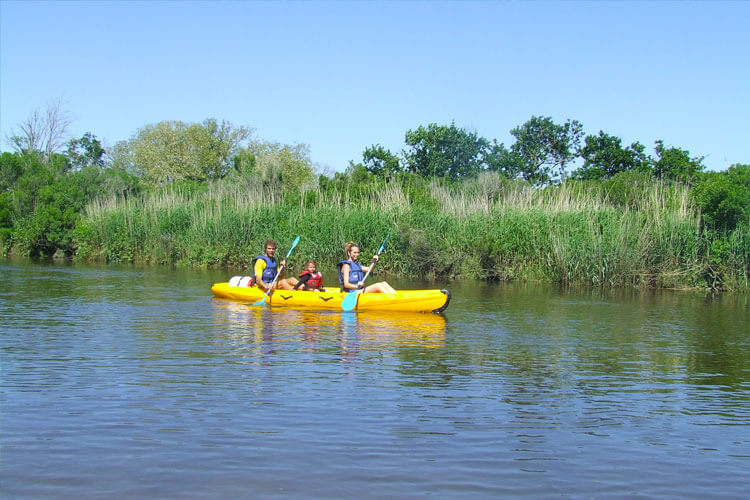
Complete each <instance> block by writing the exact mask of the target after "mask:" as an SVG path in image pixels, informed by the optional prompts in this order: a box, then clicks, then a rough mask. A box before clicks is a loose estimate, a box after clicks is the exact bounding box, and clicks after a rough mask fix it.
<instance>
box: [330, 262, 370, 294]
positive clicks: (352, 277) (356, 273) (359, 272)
mask: <svg viewBox="0 0 750 500" xmlns="http://www.w3.org/2000/svg"><path fill="white" fill-rule="evenodd" d="M344 264H349V283H350V284H352V285H354V284H356V283H359V282H360V281H362V280H363V279H364V277H365V273H364V270H363V269H362V264H360V263H359V261H357V262H352V261H350V260H342V261H341V262H339V263H338V264H336V267H338V268H339V283H341V288H342V289H343V288H344V273H343V271H342V270H341V267H342V266H343V265H344ZM351 290H352V289H351V288H347V289H345V290H344V291H345V292H348V291H351ZM354 290H356V288H355V289H354Z"/></svg>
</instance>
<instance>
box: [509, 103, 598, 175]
mask: <svg viewBox="0 0 750 500" xmlns="http://www.w3.org/2000/svg"><path fill="white" fill-rule="evenodd" d="M510 133H511V134H512V135H513V136H514V137H515V138H516V142H515V143H513V145H512V146H511V152H512V153H513V154H514V155H515V157H516V158H518V159H519V160H520V162H521V165H520V170H521V174H522V176H523V178H524V179H526V180H527V181H529V182H532V183H534V184H536V185H544V184H548V183H550V182H552V181H553V180H554V179H555V178H557V179H558V180H560V179H563V178H564V177H565V168H566V166H567V165H568V164H569V163H571V162H572V161H573V160H574V159H575V157H576V152H577V150H578V147H579V144H580V141H581V136H582V134H583V127H582V125H581V124H580V123H579V122H577V121H575V120H572V121H571V120H568V121H567V122H565V123H564V124H562V125H560V124H557V123H555V122H553V121H552V118H549V117H546V118H543V117H540V116H532V117H531V118H530V119H529V120H528V121H527V122H526V123H524V124H523V125H521V126H520V127H516V128H514V129H513V130H511V131H510Z"/></svg>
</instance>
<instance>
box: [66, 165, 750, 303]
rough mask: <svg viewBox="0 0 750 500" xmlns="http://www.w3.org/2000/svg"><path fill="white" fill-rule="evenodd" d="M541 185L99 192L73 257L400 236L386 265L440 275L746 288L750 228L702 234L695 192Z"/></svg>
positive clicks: (203, 259)
mask: <svg viewBox="0 0 750 500" xmlns="http://www.w3.org/2000/svg"><path fill="white" fill-rule="evenodd" d="M612 181H616V182H604V183H602V182H596V183H591V184H587V183H586V182H581V181H579V182H572V181H569V182H565V183H562V184H561V185H560V186H552V187H548V188H545V189H539V188H534V187H531V186H530V185H529V184H527V183H523V182H517V181H510V180H507V179H505V178H504V177H501V176H499V175H497V174H494V173H491V172H485V173H483V174H481V175H480V176H478V177H477V178H474V179H472V180H468V181H464V182H461V183H454V184H448V183H444V182H438V181H435V180H433V181H427V180H424V179H421V178H417V177H414V176H402V177H400V180H391V181H390V182H385V181H383V180H378V179H369V180H367V182H355V183H345V184H343V185H337V186H332V185H330V184H319V185H318V186H311V187H309V188H307V189H306V190H302V191H297V192H294V193H293V194H291V195H290V194H286V195H282V194H281V191H279V190H277V189H274V188H269V187H266V188H263V187H258V186H257V185H254V184H252V183H251V182H250V181H247V182H237V181H236V180H235V181H233V182H221V181H220V182H215V183H212V184H208V185H205V187H204V188H202V189H199V190H195V189H184V188H181V187H180V186H176V185H172V186H170V187H167V188H165V189H163V190H159V191H154V192H150V193H148V194H145V195H143V196H142V197H131V198H128V199H122V198H113V199H111V200H105V201H96V202H93V203H91V204H89V206H88V207H87V209H86V211H85V213H84V215H83V217H82V219H81V221H80V222H79V224H78V225H77V228H76V241H77V243H78V249H77V256H78V257H79V258H83V259H102V260H106V261H124V262H157V263H178V264H182V265H191V266H222V267H227V268H230V269H238V270H240V271H238V272H242V271H241V270H244V269H247V266H248V265H249V263H250V262H251V259H252V258H253V257H254V256H255V255H257V253H258V252H259V251H260V249H261V248H262V246H263V242H264V241H265V240H266V239H267V238H274V239H276V240H277V241H278V242H279V245H280V250H281V251H283V252H285V251H286V249H287V248H288V245H289V244H290V243H291V241H292V239H293V238H294V237H295V236H296V235H298V234H299V235H301V236H302V240H301V242H300V244H299V246H298V248H297V249H296V250H295V258H296V261H297V262H298V265H297V267H296V269H293V271H294V272H299V267H300V266H301V264H299V262H302V261H303V260H304V259H306V258H309V257H313V258H315V259H317V260H318V262H319V263H321V265H322V266H323V267H324V268H327V269H330V268H332V267H333V265H334V264H335V262H337V261H338V260H340V259H341V258H343V257H344V255H343V246H344V243H345V242H346V241H348V240H352V241H356V242H358V243H359V244H360V245H361V246H362V247H363V251H364V255H368V254H369V253H370V252H373V253H374V251H375V250H376V249H377V247H378V246H379V245H380V243H381V241H382V239H383V237H384V236H385V234H386V233H387V232H388V231H391V232H392V234H391V239H390V241H389V243H388V247H387V252H386V254H385V255H384V256H383V259H382V260H381V263H380V264H379V269H380V271H382V272H386V273H394V274H395V273H398V274H401V275H406V276H414V277H417V276H425V277H437V278H443V279H444V278H459V277H461V278H483V279H498V280H541V281H548V282H556V283H562V284H584V285H594V286H652V287H678V288H682V287H711V286H714V287H718V286H719V284H720V286H721V287H722V288H724V289H732V290H740V289H744V290H746V289H747V288H748V275H750V265H749V264H748V261H749V260H750V234H748V230H747V229H746V228H744V226H743V227H741V228H740V229H735V230H734V231H732V232H731V233H729V234H728V235H723V236H722V237H719V236H718V234H714V233H712V232H708V231H705V230H702V229H701V224H700V217H699V213H698V211H697V210H696V208H695V207H694V206H693V204H692V202H691V196H690V193H689V190H688V188H687V187H685V186H684V185H682V184H677V183H663V182H661V181H656V180H653V179H651V178H646V177H638V176H637V175H630V176H629V177H628V178H625V179H622V178H617V177H616V178H615V179H612Z"/></svg>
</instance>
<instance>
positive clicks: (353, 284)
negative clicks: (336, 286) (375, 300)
mask: <svg viewBox="0 0 750 500" xmlns="http://www.w3.org/2000/svg"><path fill="white" fill-rule="evenodd" d="M344 250H346V255H347V257H348V259H347V260H342V261H341V262H339V263H338V264H337V266H338V268H339V282H341V291H342V292H356V291H357V290H359V289H362V288H363V290H362V291H363V292H364V293H373V292H375V293H396V290H394V289H393V287H392V286H391V285H389V284H388V283H387V282H385V281H381V282H379V283H375V284H373V285H368V286H367V287H365V282H364V281H362V280H363V279H364V277H365V273H366V272H367V271H369V270H370V266H363V265H362V264H360V263H359V245H357V244H355V243H354V242H352V241H350V242H348V243H347V244H346V246H345V247H344ZM378 258H379V257H378V256H377V255H374V256H373V257H372V260H374V261H376V262H377V261H378Z"/></svg>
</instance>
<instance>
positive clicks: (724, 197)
mask: <svg viewBox="0 0 750 500" xmlns="http://www.w3.org/2000/svg"><path fill="white" fill-rule="evenodd" d="M692 192H693V197H694V198H695V202H696V205H697V206H698V208H700V210H701V215H702V217H703V221H704V222H705V223H706V224H708V225H709V226H711V227H714V228H720V229H724V230H730V231H731V230H733V229H735V228H736V227H737V226H738V225H739V224H745V225H749V226H750V165H740V164H738V165H732V166H731V167H730V168H729V170H727V171H726V172H707V173H705V174H703V175H702V176H700V177H699V179H698V181H697V182H696V183H695V185H694V186H693V191H692Z"/></svg>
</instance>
